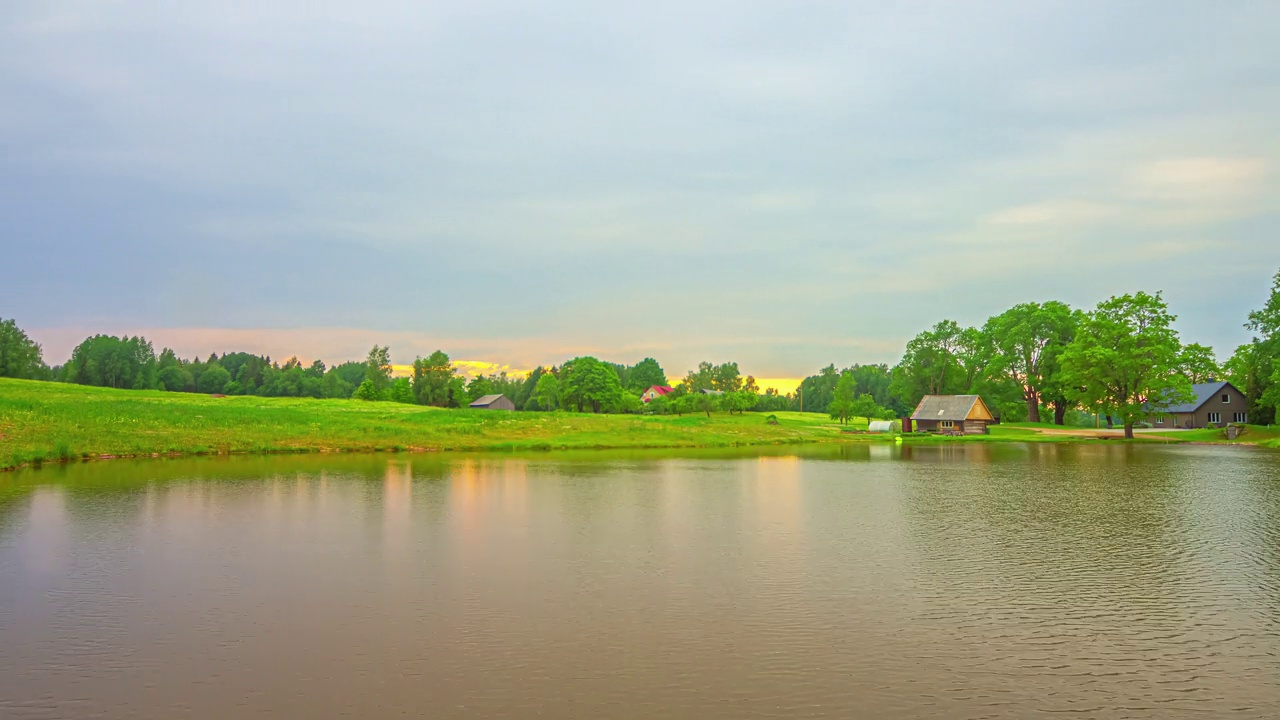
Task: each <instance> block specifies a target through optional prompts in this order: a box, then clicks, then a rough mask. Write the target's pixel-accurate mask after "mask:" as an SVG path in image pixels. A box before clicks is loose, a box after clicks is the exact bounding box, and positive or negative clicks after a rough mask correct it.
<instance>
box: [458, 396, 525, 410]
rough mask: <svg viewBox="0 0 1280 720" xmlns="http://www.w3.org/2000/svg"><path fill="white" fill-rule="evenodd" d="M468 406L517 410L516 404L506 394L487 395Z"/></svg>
mask: <svg viewBox="0 0 1280 720" xmlns="http://www.w3.org/2000/svg"><path fill="white" fill-rule="evenodd" d="M468 407H470V408H472V409H473V410H515V409H516V404H515V403H513V402H511V400H509V399H508V398H507V396H506V395H485V396H483V397H480V398H477V399H476V401H475V402H473V403H471V405H469V406H468Z"/></svg>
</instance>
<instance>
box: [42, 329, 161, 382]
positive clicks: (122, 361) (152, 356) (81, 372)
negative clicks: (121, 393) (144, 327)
mask: <svg viewBox="0 0 1280 720" xmlns="http://www.w3.org/2000/svg"><path fill="white" fill-rule="evenodd" d="M64 373H65V376H66V379H67V380H68V381H69V382H73V383H77V384H80V385H97V386H99V387H110V388H124V389H133V390H151V389H154V388H156V387H157V386H158V383H159V379H158V377H157V371H156V353H155V350H154V349H153V348H152V346H151V343H150V342H147V340H146V338H143V337H127V336H126V337H112V336H110V335H95V336H93V337H91V338H87V339H86V340H85V341H84V342H82V343H80V344H79V345H77V346H76V348H75V349H74V350H72V351H71V359H70V360H68V361H67V365H66V367H65V368H64Z"/></svg>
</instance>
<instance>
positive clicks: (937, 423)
mask: <svg viewBox="0 0 1280 720" xmlns="http://www.w3.org/2000/svg"><path fill="white" fill-rule="evenodd" d="M995 422H996V419H995V416H994V415H992V414H991V410H990V409H989V408H987V404H986V403H985V402H983V401H982V397H981V396H979V395H925V396H924V398H923V399H921V400H920V404H919V405H917V406H916V410H915V412H913V413H911V424H912V425H914V426H915V430H917V431H919V432H936V433H944V434H947V435H986V434H987V426H988V425H994V424H995Z"/></svg>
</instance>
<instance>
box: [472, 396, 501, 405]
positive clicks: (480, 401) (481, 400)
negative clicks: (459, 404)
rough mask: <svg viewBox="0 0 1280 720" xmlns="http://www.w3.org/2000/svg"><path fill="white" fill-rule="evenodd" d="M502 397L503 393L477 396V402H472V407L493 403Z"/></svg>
mask: <svg viewBox="0 0 1280 720" xmlns="http://www.w3.org/2000/svg"><path fill="white" fill-rule="evenodd" d="M501 397H502V395H482V396H480V397H478V398H476V400H475V402H473V403H471V405H470V407H484V406H485V405H492V404H493V403H495V402H497V401H498V399H499V398H501Z"/></svg>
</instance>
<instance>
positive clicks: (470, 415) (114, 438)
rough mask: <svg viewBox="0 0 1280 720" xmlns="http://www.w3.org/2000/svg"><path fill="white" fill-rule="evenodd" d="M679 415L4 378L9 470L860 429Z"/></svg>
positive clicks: (756, 417)
mask: <svg viewBox="0 0 1280 720" xmlns="http://www.w3.org/2000/svg"><path fill="white" fill-rule="evenodd" d="M777 415H778V418H779V420H780V424H778V425H770V424H768V423H766V422H765V416H764V415H761V414H758V413H747V414H745V415H728V414H725V413H716V414H715V415H713V416H712V417H710V418H708V417H707V416H705V415H685V416H682V417H646V416H636V415H585V414H577V413H504V412H494V411H487V410H441V409H437V408H427V407H420V406H415V405H402V404H398V403H369V402H362V401H359V400H312V399H293V398H258V397H226V398H214V397H210V396H207V395H192V394H185V393H166V392H154V391H137V390H111V389H107V388H93V387H82V386H78V385H64V384H60V383H46V382H34V381H27V380H8V379H0V468H10V467H16V466H20V465H23V464H27V463H33V462H42V461H50V460H64V459H75V458H95V457H102V456H115V457H121V456H149V455H155V454H161V455H164V454H174V455H186V454H232V453H266V452H361V451H365V452H369V451H389V450H552V449H574V448H578V449H587V448H683V447H731V446H737V445H768V444H786V443H806V442H831V441H837V440H840V439H842V437H843V438H849V437H851V436H849V435H847V434H845V433H842V432H841V429H840V427H839V426H838V425H836V424H835V423H834V422H833V421H831V420H829V419H828V418H827V417H825V416H823V415H817V414H813V413H804V414H802V413H778V414H777Z"/></svg>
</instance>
